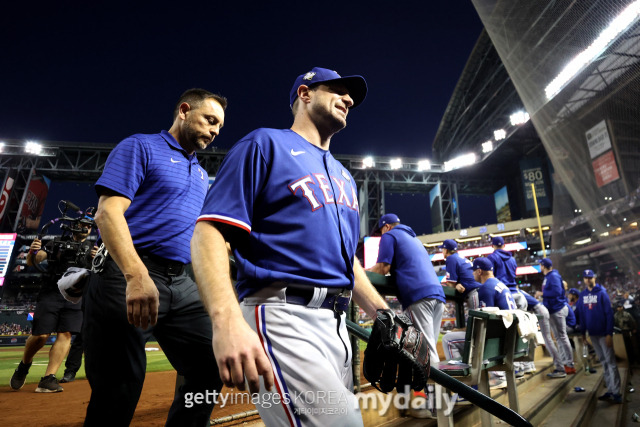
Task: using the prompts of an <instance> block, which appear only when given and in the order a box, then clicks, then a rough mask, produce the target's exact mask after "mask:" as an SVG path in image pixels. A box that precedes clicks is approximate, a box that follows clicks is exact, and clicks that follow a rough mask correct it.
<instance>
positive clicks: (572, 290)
mask: <svg viewBox="0 0 640 427" xmlns="http://www.w3.org/2000/svg"><path fill="white" fill-rule="evenodd" d="M569 293H570V294H571V295H580V291H579V290H577V289H576V288H571V289H569Z"/></svg>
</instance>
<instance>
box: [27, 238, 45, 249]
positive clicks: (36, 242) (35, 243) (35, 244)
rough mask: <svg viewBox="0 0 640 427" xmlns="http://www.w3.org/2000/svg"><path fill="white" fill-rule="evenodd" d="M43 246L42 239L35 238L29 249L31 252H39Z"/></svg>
mask: <svg viewBox="0 0 640 427" xmlns="http://www.w3.org/2000/svg"><path fill="white" fill-rule="evenodd" d="M41 248H42V241H41V240H40V239H33V242H31V246H29V251H30V252H37V251H39V250H40V249H41ZM23 250H24V249H23Z"/></svg>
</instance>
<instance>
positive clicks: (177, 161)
mask: <svg viewBox="0 0 640 427" xmlns="http://www.w3.org/2000/svg"><path fill="white" fill-rule="evenodd" d="M181 161H182V160H173V157H171V163H180V162H181Z"/></svg>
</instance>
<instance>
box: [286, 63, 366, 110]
mask: <svg viewBox="0 0 640 427" xmlns="http://www.w3.org/2000/svg"><path fill="white" fill-rule="evenodd" d="M330 82H340V83H342V84H343V85H344V86H345V87H346V88H347V90H348V91H349V95H350V96H351V99H353V105H352V106H351V107H350V108H356V107H357V106H358V105H360V104H361V103H362V101H364V99H365V98H366V96H367V82H366V81H365V79H364V77H362V76H345V77H342V76H341V75H340V74H338V73H336V72H335V71H332V70H328V69H326V68H320V67H314V68H313V69H312V70H311V71H308V72H306V73H304V74H301V75H299V76H298V77H297V78H296V81H295V82H294V83H293V87H292V88H291V92H290V93H289V105H290V106H293V102H294V101H295V100H296V98H297V97H298V88H299V87H300V85H306V86H309V87H312V86H314V85H317V84H320V83H330Z"/></svg>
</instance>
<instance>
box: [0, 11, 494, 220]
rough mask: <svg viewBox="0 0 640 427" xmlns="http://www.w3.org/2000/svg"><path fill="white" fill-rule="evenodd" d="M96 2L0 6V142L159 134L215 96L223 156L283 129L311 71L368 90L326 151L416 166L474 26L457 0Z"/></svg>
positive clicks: (427, 149) (425, 153) (476, 30)
mask: <svg viewBox="0 0 640 427" xmlns="http://www.w3.org/2000/svg"><path fill="white" fill-rule="evenodd" d="M97 3H98V2H76V1H73V2H65V1H60V2H47V3H45V2H36V3H33V4H32V3H27V5H26V6H24V7H23V6H11V8H6V9H5V10H4V13H2V16H0V32H1V34H2V37H0V48H1V50H2V53H3V55H2V57H3V61H2V67H0V77H1V78H0V93H1V98H0V99H2V102H0V117H1V119H0V139H2V138H17V139H32V140H50V141H73V142H95V143H116V142H118V141H120V140H121V139H123V138H124V137H126V136H128V135H131V134H134V133H155V132H158V131H160V130H162V129H168V128H169V127H170V125H171V122H172V117H171V114H172V109H173V106H174V104H175V102H176V101H177V98H178V97H179V95H180V94H181V93H182V92H183V91H184V90H185V89H188V88H190V87H203V88H205V89H208V90H211V91H213V92H219V93H221V94H223V95H225V96H226V97H227V98H228V99H229V107H228V109H227V112H226V114H227V116H226V120H225V127H224V129H223V130H222V131H221V133H220V136H219V137H217V138H216V140H215V141H214V143H213V145H215V146H217V147H220V148H222V149H228V148H230V147H231V145H233V143H235V142H236V141H237V140H238V139H240V138H241V137H242V136H244V135H245V134H247V133H248V132H250V131H251V130H253V129H255V128H258V127H275V128H288V127H289V126H290V125H291V123H292V116H291V113H290V109H289V105H288V104H289V101H288V94H289V90H290V89H291V85H292V84H293V81H294V79H295V77H296V76H297V75H299V74H302V73H304V72H306V71H309V70H310V69H311V68H312V67H314V66H321V67H326V68H331V69H334V70H336V71H338V72H339V73H340V74H342V75H350V74H360V75H362V76H364V77H365V79H366V80H367V83H368V85H369V94H368V96H367V99H366V100H365V102H364V103H363V104H362V105H361V106H359V107H358V108H357V109H356V110H354V111H352V112H350V114H349V118H348V126H347V128H346V129H345V130H343V131H342V132H341V133H340V134H338V135H337V136H335V137H334V138H333V141H332V145H331V151H332V152H334V153H338V154H372V155H384V156H407V157H427V158H428V157H430V154H431V144H432V142H433V138H434V137H435V133H436V131H437V129H438V125H439V123H440V120H441V118H442V116H443V114H444V110H445V108H446V106H447V103H448V102H449V99H450V97H451V94H452V93H453V90H454V88H455V85H456V83H457V81H458V78H459V77H460V74H461V72H462V70H463V68H464V65H465V63H466V61H467V59H468V57H469V54H470V53H471V50H472V49H473V46H474V45H475V42H476V40H477V38H478V36H479V35H480V32H481V30H482V24H481V22H480V19H479V18H478V15H477V13H476V12H475V9H474V8H473V5H472V3H471V1H470V0H464V1H463V0H448V1H439V2H433V1H402V0H400V1H395V2H379V1H367V2H364V1H341V2H332V1H327V2H301V1H297V2H286V1H280V2H255V1H250V2H243V1H235V2H224V3H221V2H215V1H209V2H181V3H174V4H173V5H171V6H168V5H167V4H166V3H164V2H130V3H131V4H130V5H128V6H126V7H117V6H115V5H114V4H112V3H104V5H102V6H97ZM36 4H37V6H36ZM17 8H21V9H20V10H18V9H17ZM52 189H53V188H52ZM427 202H428V199H427ZM50 204H51V203H48V204H47V205H50ZM388 210H392V209H390V207H389V206H388ZM415 228H418V227H415ZM416 231H418V230H416Z"/></svg>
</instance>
